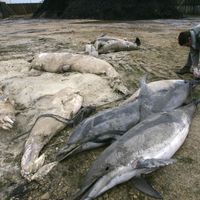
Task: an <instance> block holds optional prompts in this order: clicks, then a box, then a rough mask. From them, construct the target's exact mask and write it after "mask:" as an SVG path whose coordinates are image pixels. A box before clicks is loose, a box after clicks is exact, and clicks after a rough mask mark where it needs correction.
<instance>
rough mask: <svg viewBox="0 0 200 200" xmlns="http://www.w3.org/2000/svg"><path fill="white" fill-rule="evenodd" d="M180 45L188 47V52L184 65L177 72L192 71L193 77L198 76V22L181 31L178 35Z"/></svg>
mask: <svg viewBox="0 0 200 200" xmlns="http://www.w3.org/2000/svg"><path fill="white" fill-rule="evenodd" d="M178 43H179V44H180V45H181V46H186V47H190V52H189V55H188V58H187V62H186V64H185V66H184V67H183V68H181V69H179V70H178V71H177V72H176V73H177V74H181V75H182V74H186V73H193V75H194V77H195V78H200V67H199V66H198V64H199V52H200V24H199V25H198V26H195V27H194V28H192V29H190V30H187V31H184V32H181V33H180V34H179V37H178Z"/></svg>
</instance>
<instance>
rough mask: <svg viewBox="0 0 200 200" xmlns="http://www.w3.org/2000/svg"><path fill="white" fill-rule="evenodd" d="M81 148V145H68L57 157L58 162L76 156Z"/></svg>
mask: <svg viewBox="0 0 200 200" xmlns="http://www.w3.org/2000/svg"><path fill="white" fill-rule="evenodd" d="M80 148H81V144H68V145H66V146H65V147H63V148H62V149H61V150H60V151H59V152H58V154H57V155H56V160H57V161H58V162H60V161H62V160H64V159H66V158H68V157H69V156H71V155H73V154H75V153H76V152H77V151H78V150H79V149H80Z"/></svg>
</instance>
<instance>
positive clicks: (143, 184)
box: [131, 177, 163, 199]
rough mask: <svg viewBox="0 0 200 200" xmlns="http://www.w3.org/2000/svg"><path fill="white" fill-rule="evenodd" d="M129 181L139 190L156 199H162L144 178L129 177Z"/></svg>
mask: <svg viewBox="0 0 200 200" xmlns="http://www.w3.org/2000/svg"><path fill="white" fill-rule="evenodd" d="M131 182H132V183H133V185H134V187H135V188H136V189H137V190H139V191H140V192H142V193H144V194H146V195H148V196H150V197H153V198H156V199H163V197H162V195H161V194H160V193H159V192H158V191H156V190H155V189H154V188H153V187H152V186H151V185H150V184H149V183H148V182H147V181H146V180H145V179H144V178H142V177H134V178H133V179H131Z"/></svg>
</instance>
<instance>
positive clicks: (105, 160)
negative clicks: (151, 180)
mask: <svg viewBox="0 0 200 200" xmlns="http://www.w3.org/2000/svg"><path fill="white" fill-rule="evenodd" d="M195 110H196V104H195V103H191V104H189V105H186V106H184V107H181V108H178V109H175V110H173V111H170V112H162V113H157V114H153V115H152V116H151V117H150V118H147V119H145V120H144V121H142V122H140V123H139V124H137V125H136V126H135V127H133V128H132V129H130V130H129V131H128V132H126V133H125V134H124V135H123V136H122V137H121V138H120V139H118V140H117V141H116V142H114V143H113V144H112V145H110V146H109V147H108V148H107V149H105V150H104V151H103V152H102V153H101V154H100V156H99V157H98V158H97V160H96V161H94V162H93V164H92V166H91V167H90V169H89V171H88V173H87V175H86V177H85V180H84V182H83V184H82V188H81V190H80V191H79V192H78V193H77V195H76V196H75V197H74V198H73V199H74V200H75V199H76V200H78V199H79V200H92V199H95V198H96V197H98V196H100V195H101V194H103V193H104V192H106V191H107V190H109V189H111V188H112V187H114V186H116V185H118V184H121V183H124V182H126V181H129V180H132V181H133V183H134V185H135V186H136V188H137V189H140V190H141V191H142V192H144V193H146V194H149V195H151V196H153V197H155V198H162V196H161V195H160V194H159V193H158V192H156V191H155V190H154V189H153V188H152V187H150V186H149V187H148V188H147V187H146V188H145V187H143V186H146V185H147V183H146V182H145V181H140V180H142V179H141V178H140V176H141V175H142V174H148V173H150V172H152V171H154V170H156V169H158V168H159V167H162V166H166V165H168V164H172V163H173V162H174V161H173V160H172V159H171V157H172V156H173V155H174V154H175V152H176V151H177V150H178V149H179V148H180V146H181V145H182V144H183V142H184V141H185V139H186V137H187V134H188V132H189V127H190V124H191V121H192V117H193V114H194V112H195ZM135 177H136V178H135ZM134 178H135V179H134ZM138 180H139V181H138ZM141 183H145V184H144V185H142V184H141ZM81 196H82V197H81Z"/></svg>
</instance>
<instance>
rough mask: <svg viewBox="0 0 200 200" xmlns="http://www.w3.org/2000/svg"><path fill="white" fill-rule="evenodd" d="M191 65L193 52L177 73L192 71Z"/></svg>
mask: <svg viewBox="0 0 200 200" xmlns="http://www.w3.org/2000/svg"><path fill="white" fill-rule="evenodd" d="M191 66H192V58H191V53H189V54H188V59H187V62H186V64H185V66H184V67H183V68H181V69H179V70H177V71H176V73H177V74H180V75H182V74H186V73H192V71H191Z"/></svg>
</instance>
